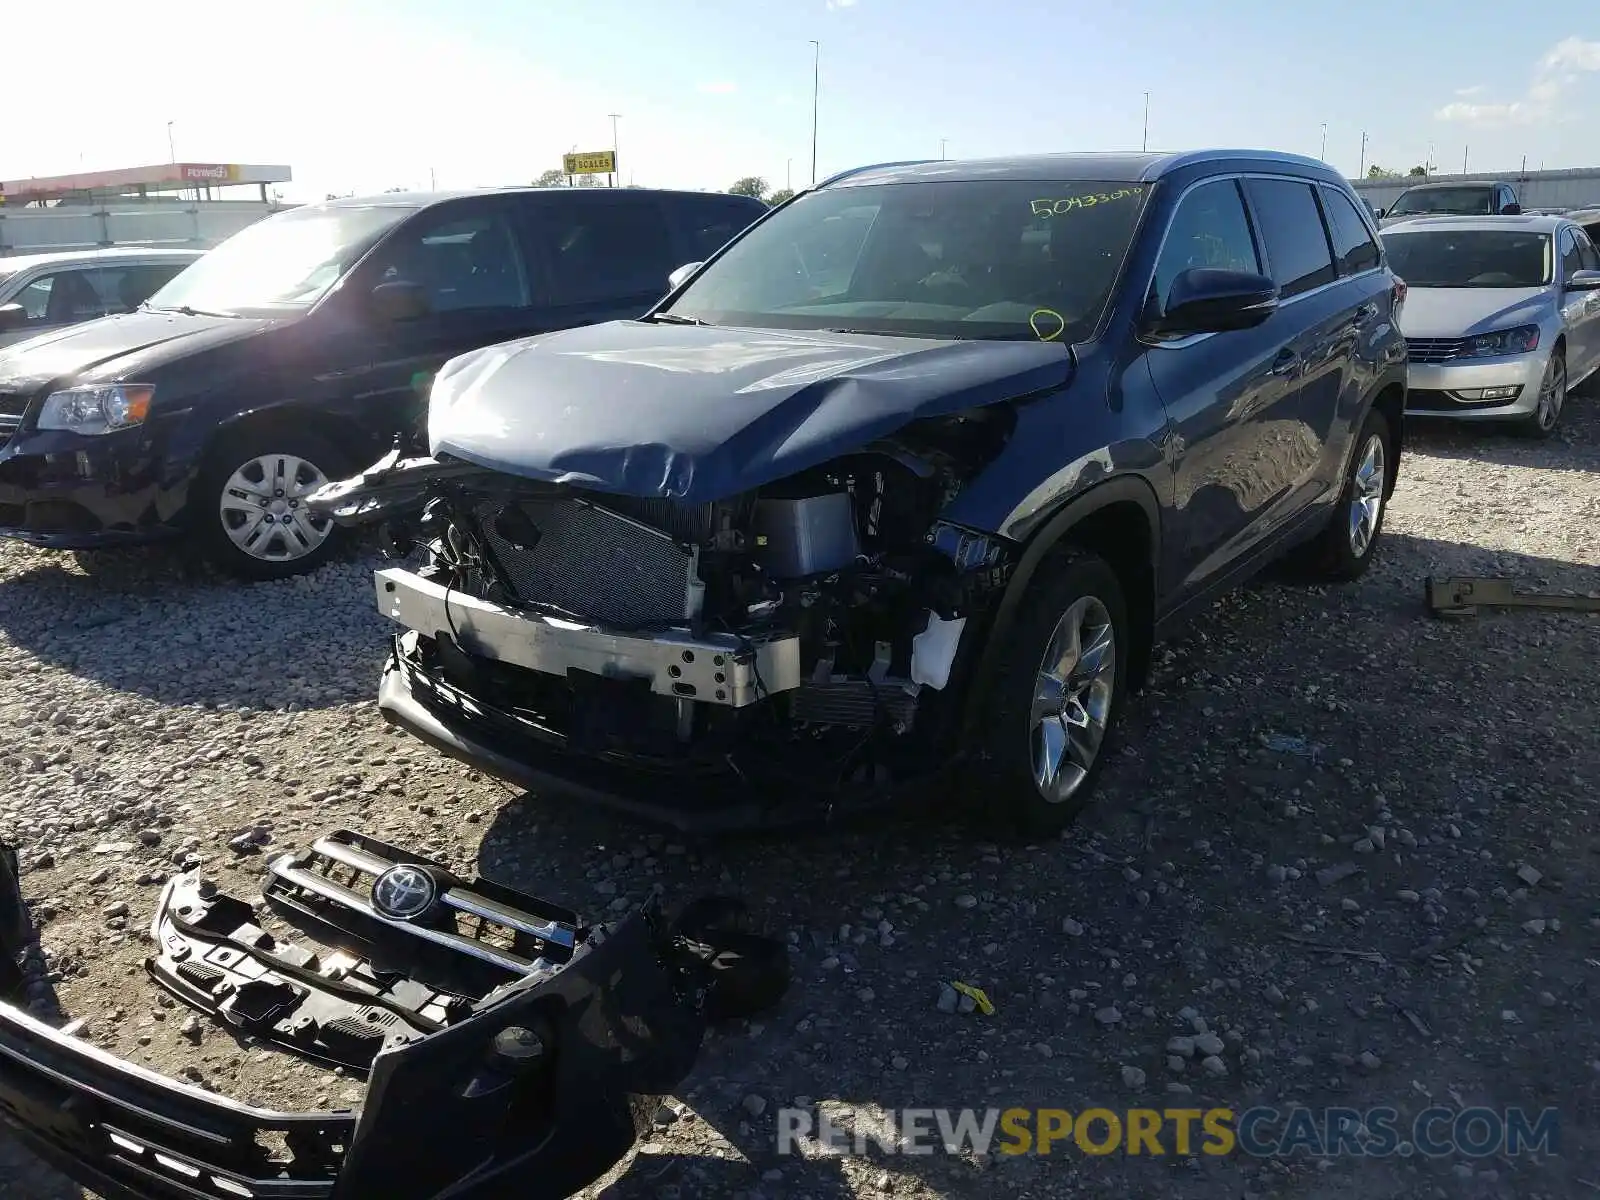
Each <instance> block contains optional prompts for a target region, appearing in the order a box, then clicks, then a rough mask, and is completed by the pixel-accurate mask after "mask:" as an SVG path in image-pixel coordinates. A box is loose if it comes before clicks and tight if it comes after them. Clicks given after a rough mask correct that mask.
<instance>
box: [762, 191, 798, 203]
mask: <svg viewBox="0 0 1600 1200" xmlns="http://www.w3.org/2000/svg"><path fill="white" fill-rule="evenodd" d="M793 196H794V189H793V188H779V189H778V190H777V191H775V192H773V193H772V195H770V196H768V197H767V203H768V204H770V205H772V207H774V208H776V207H778V205H780V204H782V203H783V202H784V201H785V200H788V199H791V198H792V197H793Z"/></svg>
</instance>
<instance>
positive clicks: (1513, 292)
mask: <svg viewBox="0 0 1600 1200" xmlns="http://www.w3.org/2000/svg"><path fill="white" fill-rule="evenodd" d="M1553 303H1554V301H1553V300H1552V298H1551V295H1550V292H1549V290H1548V289H1546V288H1539V287H1531V288H1424V287H1414V288H1411V289H1410V290H1409V291H1407V292H1406V301H1405V304H1404V306H1402V308H1401V310H1400V331H1401V332H1402V333H1404V334H1405V335H1406V337H1416V338H1458V337H1470V336H1471V335H1473V334H1475V333H1489V332H1491V331H1492V330H1496V329H1510V328H1513V327H1515V326H1517V325H1537V324H1539V323H1540V322H1541V321H1543V320H1544V319H1545V317H1547V316H1549V315H1550V309H1551V306H1552V304H1553Z"/></svg>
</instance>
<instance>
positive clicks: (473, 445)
mask: <svg viewBox="0 0 1600 1200" xmlns="http://www.w3.org/2000/svg"><path fill="white" fill-rule="evenodd" d="M1072 369H1073V367H1072V352H1071V351H1070V350H1069V349H1068V348H1067V347H1066V346H1063V345H1060V344H1059V343H1053V342H1049V343H1047V342H1000V341H969V342H944V341H925V340H921V339H914V338H901V337H883V336H879V335H876V334H838V333H821V332H812V331H800V332H796V331H788V330H770V329H735V328H727V327H720V326H692V325H666V324H657V323H654V322H644V321H614V322H611V323H608V324H605V325H593V326H588V327H585V328H579V329H570V330H565V331H563V332H560V333H554V334H548V335H543V336H539V337H534V338H527V339H523V340H521V341H516V342H507V343H504V344H502V345H498V346H490V347H488V348H486V349H483V350H477V351H474V352H472V353H470V354H465V355H462V356H461V357H459V358H456V359H453V360H452V361H451V362H449V363H448V364H446V366H445V368H444V369H443V370H442V371H440V373H439V375H438V377H437V379H436V380H435V381H434V385H433V393H432V396H431V398H430V400H429V406H428V441H429V449H430V451H431V452H432V453H433V454H434V455H436V456H438V455H451V456H454V457H456V458H460V459H465V460H466V461H468V462H472V463H476V464H477V465H479V466H481V467H486V468H488V469H490V470H495V471H504V472H506V473H508V474H512V475H521V476H525V477H527V478H530V479H538V480H543V481H546V482H551V483H565V484H572V485H576V486H580V487H586V488H593V489H595V490H598V491H605V492H612V493H617V494H623V495H631V496H657V497H666V498H673V499H683V500H689V501H696V502H698V501H706V500H717V499H721V498H723V497H726V496H731V495H734V494H736V493H738V492H741V491H745V490H748V489H749V488H753V487H758V486H760V485H761V484H763V483H768V482H771V481H772V480H774V479H780V478H782V477H784V476H786V475H792V474H794V473H795V472H797V471H802V470H804V469H806V468H807V467H811V466H815V465H817V464H818V463H822V462H825V461H827V460H828V459H830V458H833V457H835V456H837V455H839V454H843V453H847V452H849V451H852V450H856V449H859V448H860V447H862V446H864V445H866V444H867V443H868V442H871V441H872V440H874V439H875V438H879V437H882V436H884V435H886V434H889V433H893V432H894V431H895V430H896V429H899V428H900V427H902V426H904V425H906V424H908V423H910V422H912V421H915V420H918V419H919V418H922V417H930V416H938V415H941V414H948V413H954V412H959V411H961V410H963V409H968V408H976V407H981V406H983V405H988V404H995V403H998V402H1000V401H1003V400H1010V399H1016V398H1019V397H1022V396H1026V395H1029V394H1032V393H1036V392H1041V391H1045V390H1049V389H1054V388H1060V387H1062V386H1064V385H1065V384H1066V383H1067V382H1068V381H1069V380H1070V379H1071V377H1072Z"/></svg>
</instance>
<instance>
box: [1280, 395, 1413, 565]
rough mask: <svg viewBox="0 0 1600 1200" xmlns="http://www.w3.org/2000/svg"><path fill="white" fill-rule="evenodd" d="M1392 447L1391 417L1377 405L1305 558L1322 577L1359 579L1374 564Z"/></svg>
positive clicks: (1390, 487) (1390, 479)
mask: <svg viewBox="0 0 1600 1200" xmlns="http://www.w3.org/2000/svg"><path fill="white" fill-rule="evenodd" d="M1393 448H1394V438H1393V437H1392V436H1391V434H1390V431H1389V422H1388V420H1387V419H1386V418H1385V417H1384V415H1383V414H1382V413H1381V412H1379V411H1378V410H1377V409H1375V408H1374V409H1372V410H1370V411H1369V412H1368V413H1367V418H1366V420H1365V421H1363V422H1362V423H1361V432H1360V433H1358V434H1357V435H1356V442H1355V453H1354V454H1353V455H1352V456H1351V458H1350V465H1349V466H1347V467H1346V468H1345V476H1344V487H1343V488H1342V489H1341V490H1340V492H1339V500H1338V503H1337V504H1336V505H1335V506H1334V510H1333V516H1332V517H1331V518H1330V519H1329V521H1328V525H1327V528H1325V529H1324V530H1323V531H1322V532H1321V533H1320V534H1319V535H1318V536H1317V538H1316V540H1315V541H1312V542H1311V543H1309V544H1308V545H1307V547H1306V553H1305V554H1304V555H1302V556H1301V561H1302V562H1303V563H1304V564H1305V565H1306V566H1307V567H1309V568H1310V570H1311V572H1312V573H1313V574H1314V575H1316V576H1317V577H1318V578H1320V579H1325V580H1328V581H1330V582H1335V583H1347V582H1349V581H1351V580H1355V579H1359V578H1361V576H1362V575H1364V574H1366V571H1367V567H1369V566H1370V565H1371V564H1372V556H1373V553H1374V551H1375V550H1376V549H1377V546H1378V539H1379V537H1380V536H1381V535H1382V533H1383V518H1384V514H1385V512H1386V511H1387V509H1388V502H1389V493H1390V491H1392V490H1393V486H1394V479H1393V474H1394V469H1395V468H1394V449H1393Z"/></svg>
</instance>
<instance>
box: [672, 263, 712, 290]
mask: <svg viewBox="0 0 1600 1200" xmlns="http://www.w3.org/2000/svg"><path fill="white" fill-rule="evenodd" d="M703 265H704V264H703V263H697V262H692V263H684V264H683V266H681V267H679V268H678V269H677V270H676V271H674V272H673V273H672V274H671V275H668V276H667V290H668V291H669V292H675V291H677V290H678V289H679V288H680V287H682V286H683V281H684V280H685V279H687V278H689V276H691V275H693V274H694V273H695V272H696V271H698V270H699V269H700V268H701V267H702V266H703Z"/></svg>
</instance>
